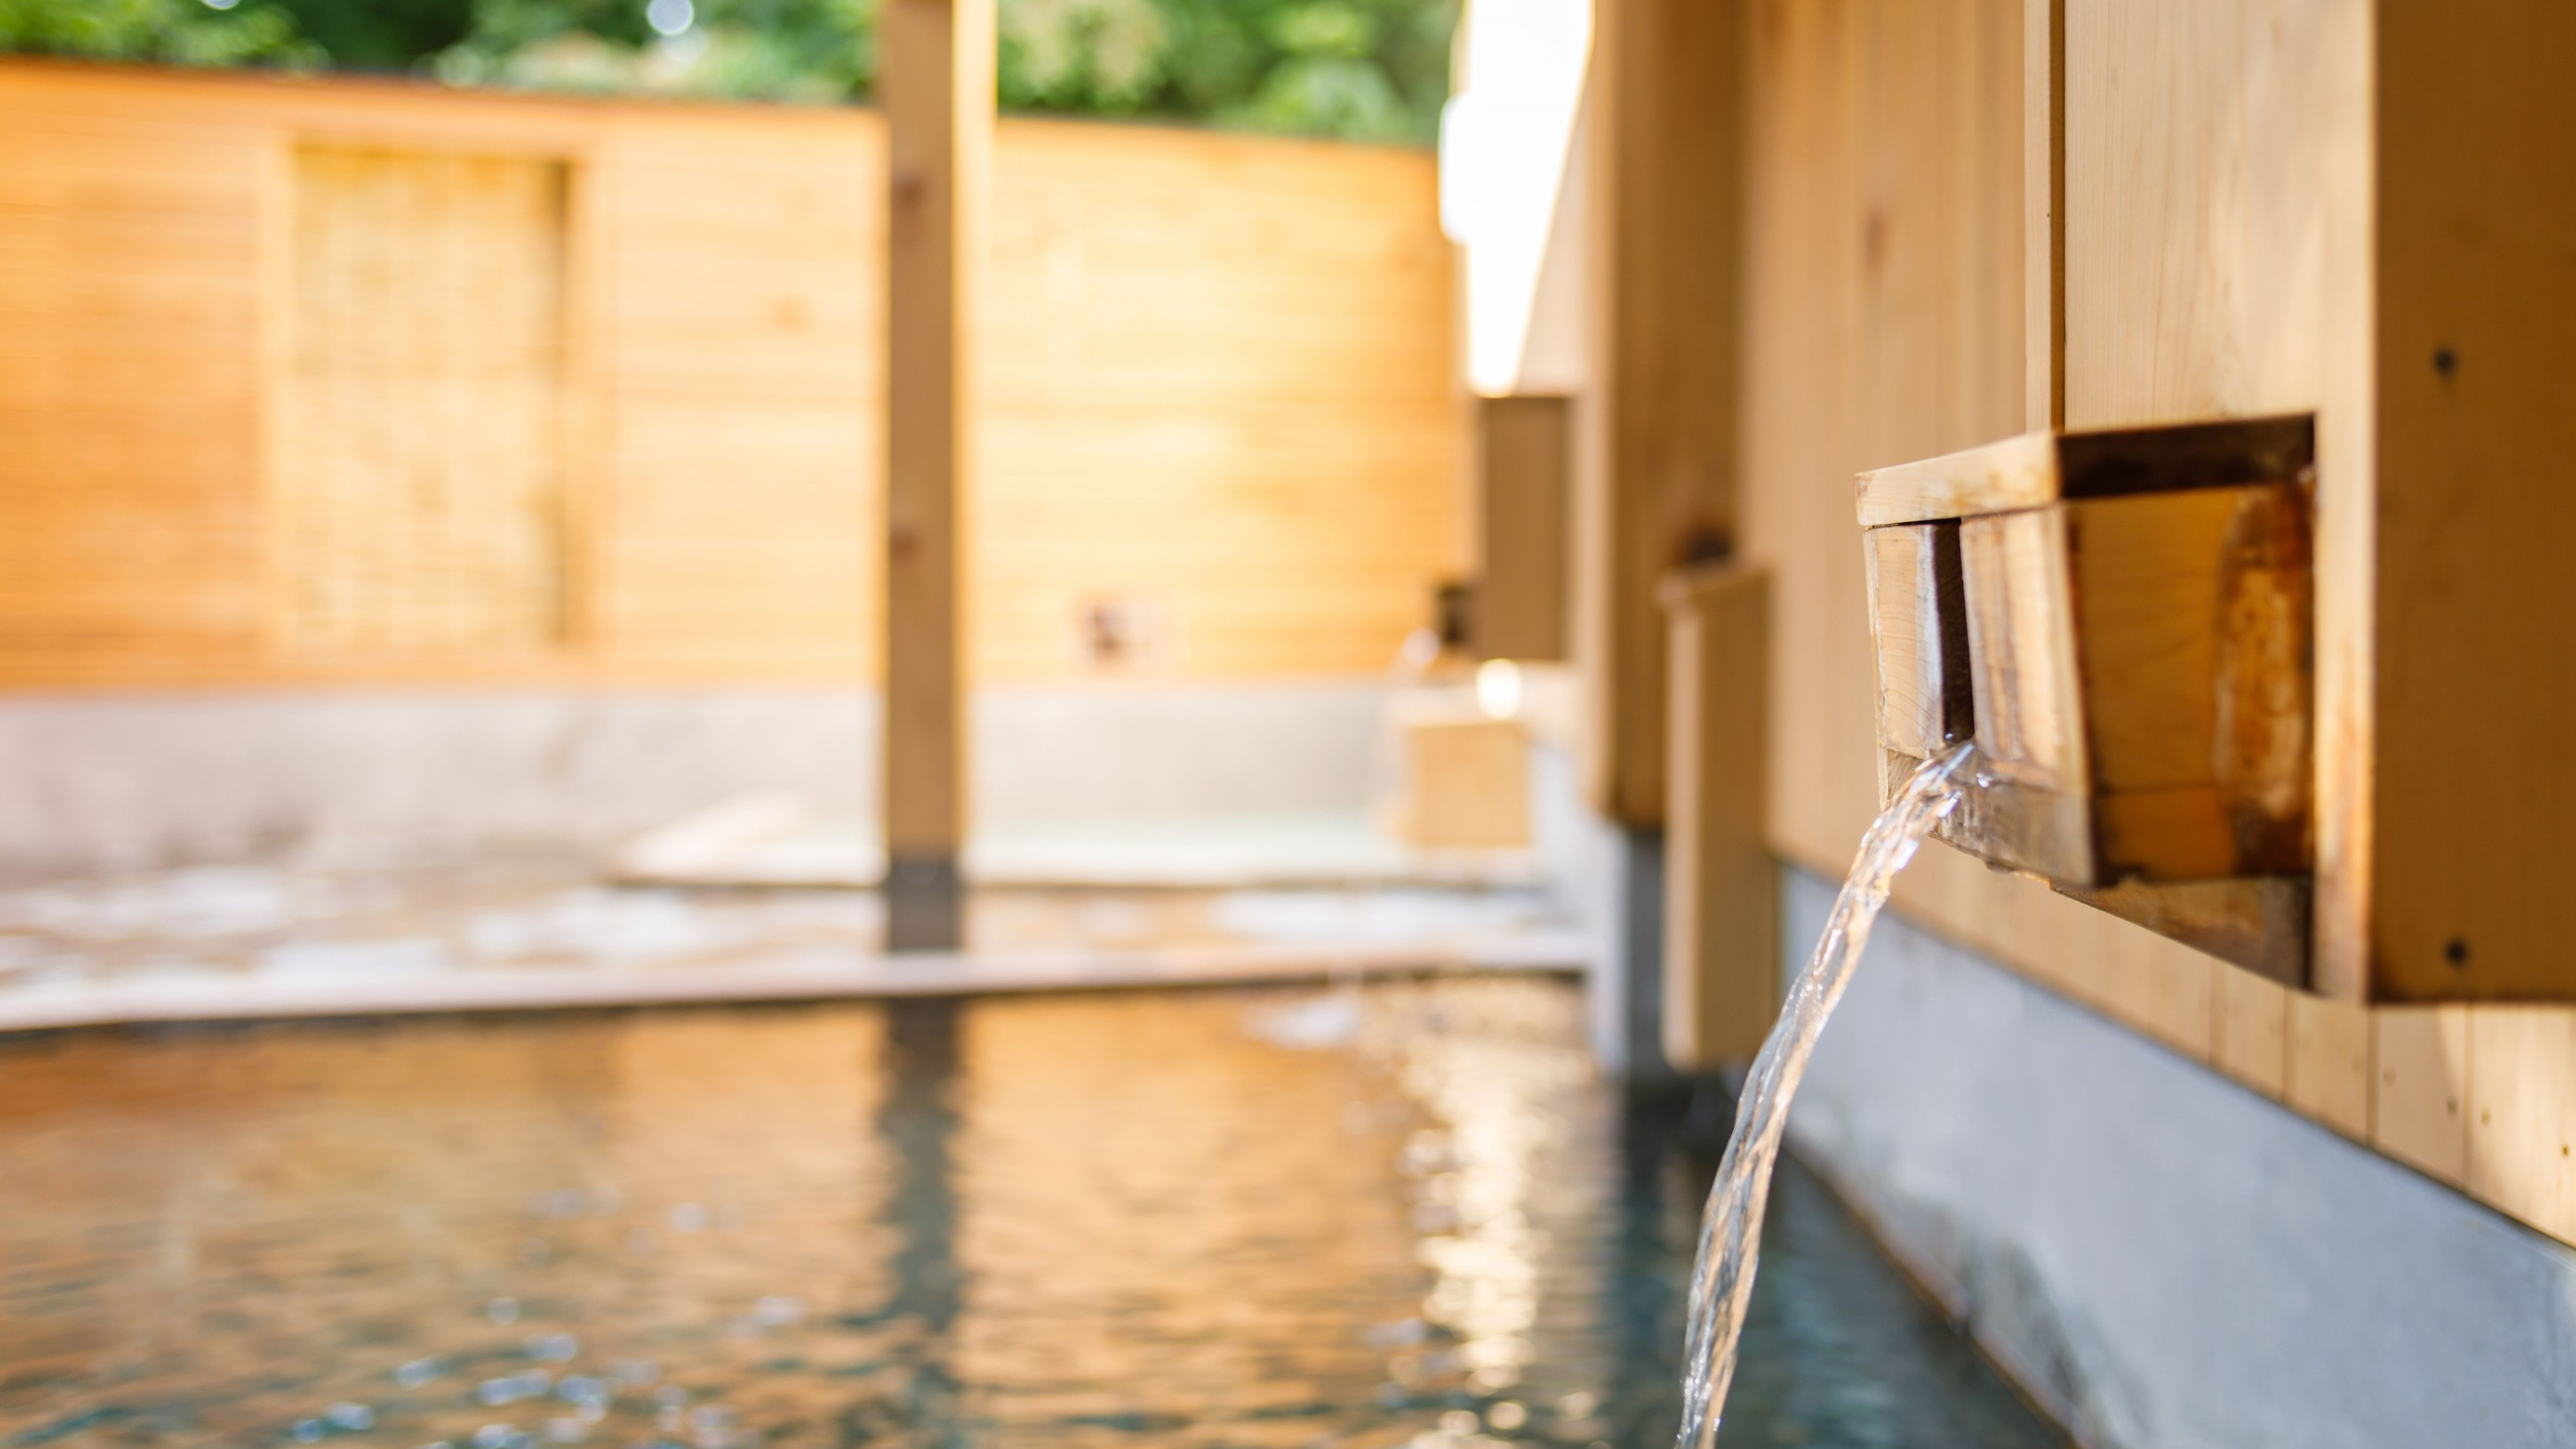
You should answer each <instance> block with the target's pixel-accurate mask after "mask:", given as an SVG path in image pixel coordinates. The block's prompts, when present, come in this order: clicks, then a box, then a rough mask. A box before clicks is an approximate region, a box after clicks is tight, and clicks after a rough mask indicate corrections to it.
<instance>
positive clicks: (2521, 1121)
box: [2466, 1005, 2576, 1243]
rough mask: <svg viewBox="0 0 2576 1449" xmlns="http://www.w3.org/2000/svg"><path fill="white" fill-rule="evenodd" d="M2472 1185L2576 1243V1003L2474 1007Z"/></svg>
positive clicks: (2496, 1202) (2470, 1032)
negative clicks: (2574, 1004) (2570, 1004)
mask: <svg viewBox="0 0 2576 1449" xmlns="http://www.w3.org/2000/svg"><path fill="white" fill-rule="evenodd" d="M2466 1010H2467V1013H2468V1018H2469V1027H2468V1048H2467V1051H2468V1063H2467V1075H2468V1127H2469V1148H2468V1184H2467V1185H2468V1189H2469V1192H2470V1193H2471V1194H2472V1195H2473V1196H2475V1197H2477V1198H2478V1199H2479V1200H2481V1201H2483V1202H2488V1203H2492V1204H2494V1205H2495V1206H2496V1207H2498V1208H2501V1209H2503V1210H2504V1211H2505V1212H2508V1213H2510V1214H2512V1215H2513V1216H2515V1217H2517V1218H2520V1219H2521V1220H2522V1221H2524V1222H2526V1223H2529V1224H2531V1225H2532V1226H2533V1227H2536V1228H2538V1229H2540V1230H2541V1231H2542V1232H2545V1233H2552V1234H2555V1235H2556V1236H2557V1237H2559V1238H2560V1239H2562V1240H2564V1241H2567V1242H2571V1243H2576V1008H2570V1007H2565V1006H2487V1005H2477V1006H2471V1007H2468V1008H2466Z"/></svg>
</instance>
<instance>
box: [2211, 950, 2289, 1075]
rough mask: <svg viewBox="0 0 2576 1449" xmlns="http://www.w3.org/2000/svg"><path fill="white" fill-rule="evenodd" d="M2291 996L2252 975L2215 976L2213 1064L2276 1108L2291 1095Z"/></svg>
mask: <svg viewBox="0 0 2576 1449" xmlns="http://www.w3.org/2000/svg"><path fill="white" fill-rule="evenodd" d="M2290 993H2291V988H2289V987H2286V986H2283V985H2282V984H2280V983H2279V982H2277V981H2272V980H2268V979H2266V978H2264V977H2261V976H2257V975H2255V974H2254V973H2253V972H2250V971H2213V972H2211V973H2210V1026H2209V1064H2210V1065H2211V1066H2213V1067H2216V1068H2217V1069H2218V1070H2219V1071H2221V1072H2224V1073H2226V1074H2227V1075H2228V1076H2229V1077H2232V1078H2234V1079H2235V1080H2236V1081H2238V1082H2240V1083H2242V1084H2243V1085H2245V1086H2248V1087H2251V1088H2253V1089H2254V1090H2255V1091H2257V1092H2260V1093H2262V1094H2263V1095H2264V1096H2266V1097H2269V1098H2271V1099H2272V1100H2274V1101H2276V1102H2277V1101H2280V1100H2282V1098H2283V1097H2284V1096H2285V1095H2286V1094H2287V1092H2288V1090H2289V1079H2290Z"/></svg>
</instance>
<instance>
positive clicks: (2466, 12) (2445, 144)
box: [2351, 0, 2576, 1001]
mask: <svg viewBox="0 0 2576 1449" xmlns="http://www.w3.org/2000/svg"><path fill="white" fill-rule="evenodd" d="M2376 9H2377V13H2378V14H2379V17H2380V26H2381V30H2380V35H2379V51H2378V56H2377V60H2378V70H2377V78H2378V89H2377V93H2376V106H2377V117H2376V123H2377V124H2376V130H2377V135H2378V176H2377V187H2378V204H2377V215H2376V218H2375V239H2376V243H2377V248H2378V257H2377V263H2378V266H2377V272H2376V281H2375V285H2376V288H2377V297H2376V316H2377V319H2378V328H2377V333H2376V336H2375V339H2374V340H2375V343H2376V354H2375V359H2374V365H2375V369H2376V379H2375V390H2376V395H2377V402H2378V408H2377V435H2376V441H2377V446H2378V450H2379V452H2378V472H2377V489H2376V494H2375V505H2376V512H2375V520H2376V524H2377V529H2378V532H2377V537H2376V539H2375V549H2376V560H2375V566H2374V569H2373V573H2374V576H2375V580H2376V596H2375V598H2374V600H2373V602H2372V611H2373V613H2372V617H2371V618H2370V619H2369V620H2368V622H2367V625H2366V627H2365V625H2364V621H2362V620H2353V621H2351V623H2352V625H2353V627H2354V628H2356V629H2358V630H2362V631H2363V637H2365V638H2366V639H2368V640H2369V641H2370V645H2371V647H2370V649H2369V653H2370V655H2371V658H2372V668H2373V670H2374V677H2373V679H2372V681H2371V698H2370V715H2371V722H2372V726H2373V729H2374V731H2375V734H2376V740H2375V744H2374V747H2373V754H2372V756H2371V763H2370V772H2371V776H2372V779H2371V795H2372V802H2371V815H2370V818H2369V821H2368V825H2367V833H2366V838H2367V841H2368V847H2369V851H2370V856H2369V872H2370V883H2369V886H2368V890H2367V898H2368V901H2369V903H2370V910H2369V922H2370V934H2369V939H2370V944H2371V948H2372V950H2371V974H2370V983H2369V985H2370V996H2371V999H2373V1000H2376V1001H2445V1000H2449V1001H2457V1000H2481V1001H2516V1000H2519V1001H2536V1000H2556V1001H2568V1000H2576V950H2571V949H2570V946H2569V943H2570V941H2571V939H2576V891H2571V890H2569V889H2568V888H2567V886H2566V883H2565V881H2564V879H2563V877H2564V875H2565V873H2566V872H2565V867H2566V862H2567V860H2568V858H2569V850H2568V845H2567V839H2568V836H2567V823H2568V821H2570V820H2571V819H2576V752H2571V751H2570V750H2569V748H2568V745H2567V739H2566V736H2567V729H2568V721H2569V720H2570V718H2576V654H2571V651H2570V649H2569V646H2568V640H2569V638H2570V637H2571V636H2576V588H2571V587H2570V585H2569V570H2568V566H2567V552H2568V542H2569V540H2570V539H2576V489H2571V488H2570V487H2569V486H2568V478H2567V473H2568V459H2569V458H2570V457H2576V406H2570V400H2571V399H2576V354H2571V352H2570V351H2569V349H2568V347H2567V338H2568V336H2569V333H2570V331H2571V329H2576V267H2571V266H2569V265H2568V237H2569V236H2570V234H2571V232H2572V231H2576V92H2571V91H2570V89H2569V87H2568V86H2567V84H2566V82H2565V76H2564V69H2565V61H2566V59H2567V57H2568V56H2569V55H2570V54H2576V10H2571V9H2570V8H2569V7H2566V6H2561V5H2542V6H2529V5H2521V4H2515V3H2510V0H2459V3H2456V4H2444V5H2433V4H2429V3H2394V0H2392V3H2386V4H2382V5H2380V6H2378V7H2376Z"/></svg>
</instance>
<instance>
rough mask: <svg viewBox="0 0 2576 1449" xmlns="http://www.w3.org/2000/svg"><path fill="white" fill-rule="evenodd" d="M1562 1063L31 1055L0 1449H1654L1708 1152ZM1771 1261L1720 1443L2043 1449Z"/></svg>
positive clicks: (863, 1044)
mask: <svg viewBox="0 0 2576 1449" xmlns="http://www.w3.org/2000/svg"><path fill="white" fill-rule="evenodd" d="M1580 1020H1581V1011H1580V1000H1579V997H1578V995H1577V992H1576V989H1575V988H1574V987H1573V986H1571V985H1570V984H1568V983H1564V982H1560V981H1553V980H1537V979H1452V980H1443V981H1432V982H1411V983H1381V984H1375V985H1370V986H1367V987H1365V988H1337V989H1330V990H1322V989H1319V990H1272V991H1259V992H1227V993H1218V992H1203V993H1164V994H1141V993H1140V994H1132V995H1116V996H1087V997H1086V996H1068V997H1050V998H993V999H985V1000H977V1001H970V1002H954V1001H913V1002H901V1003H892V1004H882V1005H880V1004H853V1005H835V1006H806V1007H796V1008H779V1009H763V1010H690V1011H664V1012H638V1013H631V1014H610V1015H596V1016H579V1017H569V1016H567V1017H540V1018H490V1019H481V1020H445V1021H417V1020H415V1021H408V1022H400V1023H384V1024H347V1023H339V1024H317V1025H302V1026H296V1025H274V1026H258V1027H246V1028H234V1029H222V1030H211V1029H201V1030H191V1031H175V1032H174V1031H163V1032H155V1033H124V1034H107V1033H95V1034H85V1035H76V1036H60V1037H52V1038H35V1039H26V1040H21V1041H18V1042H15V1043H11V1044H8V1045H6V1046H5V1047H0V1084H5V1085H0V1445H36V1444H61V1445H81V1444H129V1443H131V1444H163V1443H171V1444H182V1443H184V1444H208V1445H214V1444H223V1445H237V1444H292V1443H297V1442H323V1441H341V1440H346V1441H349V1442H351V1443H352V1444H358V1443H371V1444H388V1445H404V1446H413V1445H422V1444H429V1443H436V1442H441V1441H444V1442H446V1443H447V1444H449V1445H451V1446H452V1449H465V1446H467V1445H477V1446H481V1449H505V1446H534V1445H538V1444H545V1443H577V1442H590V1443H599V1444H607V1445H633V1444H644V1445H661V1444H667V1445H690V1446H696V1449H725V1446H744V1445H752V1444H766V1445H774V1446H787V1445H816V1446H822V1445H836V1446H837V1445H860V1444H870V1445H874V1444H886V1445H948V1444H968V1443H975V1444H994V1445H1007V1446H1019V1445H1042V1446H1085V1449H1089V1446H1111V1445H1116V1446H1125V1449H1165V1446H1173V1449H1178V1446H1208V1449H1214V1446H1245V1449H1253V1446H1271V1445H1277V1446H1294V1449H1309V1446H1323V1445H1350V1446H1356V1449H1373V1446H1393V1445H1398V1444H1408V1443H1411V1444H1418V1445H1419V1446H1420V1449H1435V1446H1440V1449H1449V1446H1463V1445H1466V1444H1469V1443H1477V1442H1490V1441H1495V1440H1501V1441H1517V1442H1524V1443H1535V1444H1568V1445H1574V1446H1590V1445H1596V1444H1607V1445H1612V1446H1617V1449H1632V1446H1633V1449H1663V1446H1664V1445H1666V1444H1668V1443H1669V1442H1670V1440H1671V1436H1672V1433H1673V1430H1674V1425H1675V1421H1676V1417H1677V1413H1678V1392H1677V1389H1676V1385H1675V1379H1676V1373H1677V1358H1678V1347H1679V1336H1680V1327H1679V1322H1680V1311H1679V1301H1678V1295H1679V1293H1680V1291H1681V1287H1682V1283H1683V1278H1684V1274H1685V1271H1686V1268H1687V1258H1688V1253H1689V1248H1690V1242H1691V1232H1692V1215H1693V1213H1694V1211H1695V1209H1696V1207H1697V1203H1698V1198H1699V1194H1700V1192H1701V1191H1702V1190H1704V1188H1705V1186H1706V1183H1707V1177H1708V1172H1709V1169H1710V1167H1711V1166H1712V1165H1713V1160H1714V1156H1715V1151H1716V1149H1717V1147H1719V1146H1720V1145H1722V1144H1721V1143H1720V1142H1719V1141H1718V1140H1717V1138H1716V1133H1715V1131H1714V1130H1713V1129H1714V1128H1716V1127H1722V1125H1723V1124H1722V1122H1721V1123H1709V1122H1706V1121H1699V1122H1696V1123H1695V1122H1693V1121H1692V1120H1691V1119H1690V1116H1689V1113H1688V1111H1687V1109H1686V1108H1685V1107H1684V1106H1682V1105H1681V1104H1677V1103H1670V1102H1660V1101H1638V1100H1631V1099H1627V1098H1623V1097H1621V1096H1620V1095H1619V1094H1617V1093H1615V1092H1612V1091H1609V1090H1607V1089H1605V1088H1604V1087H1603V1086H1602V1085H1601V1084H1600V1083H1599V1082H1597V1081H1596V1080H1595V1079H1594V1078H1593V1076H1592V1074H1591V1072H1590V1069H1589V1066H1588V1063H1587V1060H1586V1058H1585V1056H1584V1053H1583V1051H1582V1047H1581V1041H1580V1032H1579V1025H1580ZM1703 1115H1705V1114H1703ZM1769 1241H1770V1243H1771V1245H1772V1246H1771V1247H1770V1249H1769V1252H1770V1253H1771V1254H1773V1255H1775V1256H1772V1257H1771V1258H1769V1260H1768V1264H1767V1266H1766V1268H1765V1272H1764V1276H1763V1278H1762V1280H1761V1286H1760V1289H1759V1292H1758V1294H1757V1297H1756V1304H1755V1312H1754V1316H1753V1326H1752V1330H1751V1333H1750V1335H1749V1336H1748V1342H1747V1362H1746V1365H1745V1367H1744V1368H1743V1369H1742V1370H1741V1371H1740V1374H1739V1378H1738V1381H1737V1387H1736V1394H1735V1400H1734V1402H1733V1404H1732V1406H1731V1409H1730V1412H1729V1415H1728V1421H1727V1429H1726V1435H1725V1439H1724V1441H1723V1442H1725V1443H1728V1444H1746V1445H1760V1444H1775V1445H1788V1444H1813V1445H1855V1446H1874V1445H1889V1446H1894V1445H1919V1446H1953V1445H1956V1446H1963V1449H1964V1446H1972V1445H1973V1446H1980V1449H1984V1446H2002V1449H2014V1446H2020V1445H2034V1446H2035V1445H2055V1444H2058V1443H2059V1442H2060V1441H2059V1440H2058V1438H2057V1437H2056V1436H2054V1435H2053V1434H2052V1433H2050V1432H2049V1431H2047V1430H2046V1429H2045V1428H2044V1427H2043V1426H2041V1425H2040V1424H2039V1423H2037V1422H2036V1421H2034V1420H2033V1419H2032V1418H2031V1417H2030V1416H2029V1415H2028V1413H2027V1412H2026V1411H2025V1410H2023V1409H2022V1407H2021V1406H2020V1404H2019V1403H2018V1402H2017V1401H2016V1400H2015V1399H2013V1397H2012V1396H2011V1395H2010V1394H2009V1392H2008V1391H2006V1390H2005V1389H2004V1388H2003V1386H2002V1385H2001V1384H2000V1383H1999V1382H1998V1381H1997V1380H1995V1379H1994V1377H1993V1376H1992V1375H1991V1374H1990V1373H1989V1371H1988V1370H1987V1369H1986V1368H1985V1367H1984V1366H1983V1365H1982V1364H1981V1363H1980V1362H1979V1361H1978V1360H1977V1359H1976V1358H1975V1357H1974V1355H1973V1354H1972V1353H1971V1352H1970V1351H1969V1350H1968V1349H1967V1348H1966V1347H1965V1346H1964V1345H1963V1344H1962V1343H1961V1342H1960V1341H1959V1340H1958V1339H1957V1338H1956V1337H1955V1336H1953V1335H1952V1334H1951V1333H1950V1332H1949V1331H1948V1330H1947V1329H1946V1328H1945V1327H1944V1326H1943V1325H1941V1324H1940V1323H1939V1322H1938V1321H1937V1319H1936V1318H1935V1317H1934V1316H1933V1315H1932V1314H1931V1313H1930V1312H1929V1311H1928V1310H1926V1309H1925V1308H1924V1307H1923V1306H1921V1305H1920V1304H1919V1303H1918V1302H1917V1300H1915V1299H1914V1298H1913V1297H1912V1296H1911V1295H1910V1294H1909V1292H1908V1291H1907V1289H1906V1288H1905V1286H1904V1285H1903V1284H1902V1283H1901V1281H1899V1280H1898V1279H1897V1278H1896V1277H1895V1275H1894V1273H1893V1270H1892V1269H1890V1268H1889V1267H1888V1266H1887V1264H1886V1263H1885V1262H1884V1261H1883V1260H1882V1259H1881V1258H1879V1257H1878V1256H1877V1254H1876V1251H1875V1249H1874V1248H1873V1247H1871V1246H1870V1245H1869V1243H1868V1241H1867V1239H1866V1238H1865V1237H1863V1236H1862V1235H1861V1234H1860V1233H1859V1231H1858V1230H1857V1229H1856V1228H1855V1227H1854V1226H1853V1225H1852V1224H1851V1222H1850V1221H1849V1220H1848V1218H1846V1217H1845V1216H1844V1215H1843V1214H1842V1212H1841V1210H1840V1209H1839V1207H1837V1206H1836V1205H1835V1204H1834V1203H1833V1202H1832V1200H1831V1199H1830V1198H1829V1197H1828V1196H1826V1195H1825V1194H1824V1193H1823V1192H1822V1191H1821V1190H1820V1189H1819V1188H1817V1187H1816V1186H1815V1185H1814V1184H1813V1183H1812V1182H1810V1181H1807V1180H1805V1179H1803V1178H1800V1177H1797V1176H1796V1175H1795V1174H1794V1173H1793V1174H1792V1176H1791V1177H1790V1179H1789V1180H1787V1181H1784V1182H1783V1184H1782V1186H1781V1191H1780V1194H1779V1197H1778V1198H1777V1200H1776V1201H1775V1206H1774V1209H1773V1222H1772V1227H1771V1234H1770V1238H1769Z"/></svg>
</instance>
